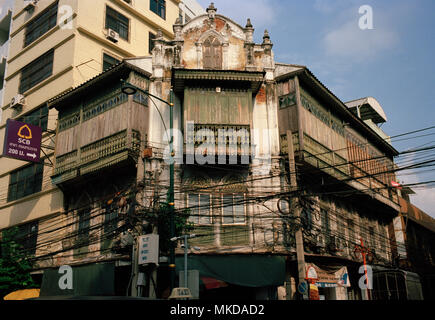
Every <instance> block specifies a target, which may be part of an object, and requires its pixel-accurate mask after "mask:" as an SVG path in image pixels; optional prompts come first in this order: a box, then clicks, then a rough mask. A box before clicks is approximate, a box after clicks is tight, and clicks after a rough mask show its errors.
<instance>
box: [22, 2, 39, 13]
mask: <svg viewBox="0 0 435 320" xmlns="http://www.w3.org/2000/svg"><path fill="white" fill-rule="evenodd" d="M27 2H28V3H27V5H26V6H25V7H24V10H26V11H31V10H33V9H35V7H36V5H37V4H38V0H31V1H27Z"/></svg>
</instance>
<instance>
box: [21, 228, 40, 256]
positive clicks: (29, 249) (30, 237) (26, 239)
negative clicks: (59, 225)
mask: <svg viewBox="0 0 435 320" xmlns="http://www.w3.org/2000/svg"><path fill="white" fill-rule="evenodd" d="M37 240H38V221H35V222H30V223H26V224H23V225H21V226H19V227H18V234H17V242H18V243H19V244H21V245H22V246H23V248H24V250H25V252H26V254H28V255H34V254H35V252H36V244H37Z"/></svg>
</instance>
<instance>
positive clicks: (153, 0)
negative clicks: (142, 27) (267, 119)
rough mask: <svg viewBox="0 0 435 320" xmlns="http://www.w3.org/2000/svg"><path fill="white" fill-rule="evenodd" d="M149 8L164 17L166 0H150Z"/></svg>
mask: <svg viewBox="0 0 435 320" xmlns="http://www.w3.org/2000/svg"><path fill="white" fill-rule="evenodd" d="M150 10H151V11H152V12H154V13H155V14H157V15H158V16H160V17H161V18H162V19H166V1H165V0H150Z"/></svg>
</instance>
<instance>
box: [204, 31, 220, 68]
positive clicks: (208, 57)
mask: <svg viewBox="0 0 435 320" xmlns="http://www.w3.org/2000/svg"><path fill="white" fill-rule="evenodd" d="M203 64H204V69H222V46H221V44H220V42H219V40H218V39H216V38H215V37H213V36H211V37H209V38H207V40H205V41H204V44H203Z"/></svg>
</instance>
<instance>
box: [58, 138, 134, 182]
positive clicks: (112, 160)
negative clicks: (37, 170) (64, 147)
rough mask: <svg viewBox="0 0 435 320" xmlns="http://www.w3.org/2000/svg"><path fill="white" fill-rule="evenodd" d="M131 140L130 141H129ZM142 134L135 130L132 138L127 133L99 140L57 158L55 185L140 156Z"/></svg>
mask: <svg viewBox="0 0 435 320" xmlns="http://www.w3.org/2000/svg"><path fill="white" fill-rule="evenodd" d="M129 138H130V139H129ZM140 141H141V137H140V133H139V132H138V131H135V130H133V131H132V133H131V135H130V137H129V136H128V135H127V131H126V130H124V131H121V132H119V133H117V134H114V135H112V136H109V137H106V138H104V139H101V140H98V141H96V142H93V143H91V144H88V145H86V146H83V147H81V148H80V149H79V150H74V151H72V152H69V153H67V154H64V155H61V156H59V157H57V158H56V164H55V168H54V175H53V176H52V182H53V183H54V184H58V183H62V182H65V181H67V180H71V179H73V178H75V177H77V176H79V175H84V174H87V173H90V172H93V171H97V170H100V169H102V168H105V167H109V166H112V165H115V164H117V163H119V162H121V161H125V160H127V159H128V158H129V157H130V156H133V158H134V157H135V156H137V155H138V152H139V150H140Z"/></svg>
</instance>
